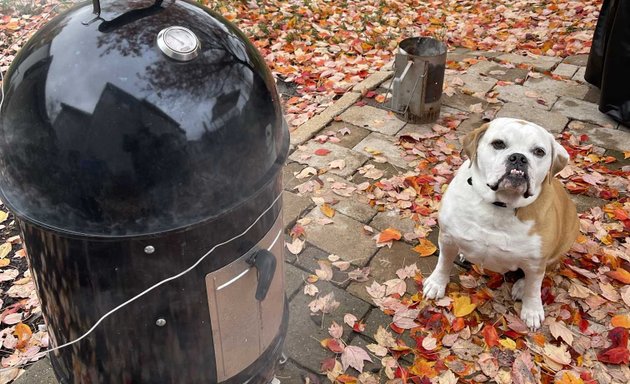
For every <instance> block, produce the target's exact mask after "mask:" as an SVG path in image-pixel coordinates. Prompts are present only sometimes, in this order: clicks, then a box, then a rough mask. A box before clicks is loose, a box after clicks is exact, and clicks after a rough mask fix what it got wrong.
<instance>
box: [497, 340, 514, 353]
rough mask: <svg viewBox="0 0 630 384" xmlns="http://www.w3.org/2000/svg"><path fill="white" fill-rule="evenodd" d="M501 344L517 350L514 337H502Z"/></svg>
mask: <svg viewBox="0 0 630 384" xmlns="http://www.w3.org/2000/svg"><path fill="white" fill-rule="evenodd" d="M499 344H501V345H502V346H504V347H505V348H507V349H509V350H511V351H514V350H516V342H515V341H514V340H512V339H501V340H499Z"/></svg>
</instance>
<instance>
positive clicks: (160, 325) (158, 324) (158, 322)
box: [155, 319, 166, 327]
mask: <svg viewBox="0 0 630 384" xmlns="http://www.w3.org/2000/svg"><path fill="white" fill-rule="evenodd" d="M155 325H157V326H158V327H163V326H165V325H166V320H165V319H157V320H156V321H155Z"/></svg>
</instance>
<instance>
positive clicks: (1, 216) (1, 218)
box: [0, 211, 9, 223]
mask: <svg viewBox="0 0 630 384" xmlns="http://www.w3.org/2000/svg"><path fill="white" fill-rule="evenodd" d="M8 218H9V214H8V213H7V212H5V211H0V223H4V222H5V221H6V220H7V219H8Z"/></svg>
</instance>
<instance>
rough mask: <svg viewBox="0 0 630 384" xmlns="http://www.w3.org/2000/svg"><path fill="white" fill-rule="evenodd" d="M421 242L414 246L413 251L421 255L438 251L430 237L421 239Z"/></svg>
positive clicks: (428, 254)
mask: <svg viewBox="0 0 630 384" xmlns="http://www.w3.org/2000/svg"><path fill="white" fill-rule="evenodd" d="M419 241H420V243H419V244H418V245H416V246H415V247H413V248H412V250H413V251H415V252H418V254H419V255H420V257H426V256H431V255H432V254H434V253H435V251H437V247H436V246H435V244H433V243H432V242H431V241H430V240H428V239H420V240H419Z"/></svg>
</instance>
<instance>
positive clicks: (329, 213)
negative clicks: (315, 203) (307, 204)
mask: <svg viewBox="0 0 630 384" xmlns="http://www.w3.org/2000/svg"><path fill="white" fill-rule="evenodd" d="M319 210H320V211H322V213H323V214H324V215H325V216H326V217H330V218H332V217H333V216H335V209H334V208H333V207H331V206H330V205H328V204H326V203H324V204H322V205H320V207H319Z"/></svg>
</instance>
